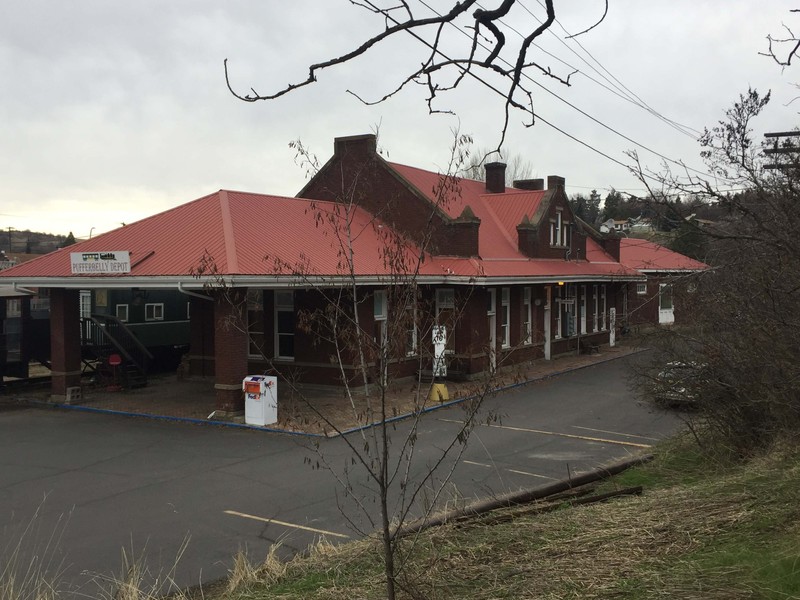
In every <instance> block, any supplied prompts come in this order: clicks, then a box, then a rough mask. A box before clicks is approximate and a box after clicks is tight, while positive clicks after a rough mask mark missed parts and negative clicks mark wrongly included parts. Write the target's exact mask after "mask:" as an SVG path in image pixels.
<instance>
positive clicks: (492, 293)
mask: <svg viewBox="0 0 800 600" xmlns="http://www.w3.org/2000/svg"><path fill="white" fill-rule="evenodd" d="M486 318H487V320H488V326H489V372H490V373H494V371H495V369H497V291H496V290H489V305H488V307H487V308H486Z"/></svg>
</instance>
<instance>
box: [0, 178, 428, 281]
mask: <svg viewBox="0 0 800 600" xmlns="http://www.w3.org/2000/svg"><path fill="white" fill-rule="evenodd" d="M346 218H349V219H350V223H351V228H350V230H351V232H352V236H353V250H354V260H355V266H356V271H357V273H358V274H359V275H385V274H388V272H389V270H388V269H387V267H386V265H385V264H384V262H385V261H384V260H383V258H382V256H381V253H380V252H379V251H378V249H379V248H383V247H386V244H385V243H384V242H383V241H382V240H384V239H385V237H386V235H387V233H390V232H388V228H384V227H383V225H382V224H381V223H380V222H379V221H378V220H377V219H375V218H373V217H372V216H371V215H370V214H368V213H367V212H366V211H364V210H362V209H360V208H353V209H352V210H351V212H350V214H349V215H347V214H346V213H345V207H344V206H343V205H336V204H333V203H330V202H320V201H310V200H303V199H297V198H284V197H279V196H267V195H263V194H250V193H244V192H232V191H226V190H220V191H219V192H216V193H214V194H211V195H209V196H205V197H203V198H200V199H198V200H194V201H193V202H189V203H187V204H183V205H181V206H178V207H176V208H173V209H171V210H168V211H165V212H162V213H159V214H156V215H154V216H151V217H148V218H146V219H143V220H141V221H138V222H136V223H131V224H129V225H126V226H124V227H120V228H119V229H115V230H113V231H110V232H108V233H105V234H102V235H98V236H96V237H94V238H92V239H89V240H85V241H83V242H79V243H76V244H74V245H72V246H68V247H66V248H63V249H61V250H58V251H56V252H52V253H50V254H46V255H44V256H41V257H39V258H36V259H33V260H31V261H28V262H26V263H23V264H20V265H17V266H15V267H12V268H10V269H7V270H4V271H3V272H2V273H0V277H2V278H15V279H16V278H26V277H52V278H62V277H70V278H75V277H84V278H94V277H102V278H104V279H115V278H120V277H170V276H172V277H176V276H177V277H181V276H183V277H185V276H191V274H192V272H193V271H194V270H195V269H197V268H198V267H199V266H200V264H201V261H202V260H203V258H204V257H209V258H211V259H212V260H213V263H214V265H215V267H216V269H217V271H218V273H220V274H223V275H253V276H255V275H264V274H275V273H282V274H290V273H298V272H300V271H303V272H304V274H307V275H336V274H343V273H344V272H345V271H346V269H345V268H344V264H343V261H342V249H343V246H342V243H343V242H342V240H340V238H339V237H338V235H337V233H341V232H342V231H343V230H344V228H343V227H341V224H342V223H343V222H344V220H345V219H346ZM405 250H406V252H407V258H408V260H412V261H413V260H414V251H413V248H412V247H411V246H408V245H406V246H405ZM100 251H128V252H130V258H131V272H130V273H128V274H124V275H116V274H115V275H72V274H71V272H70V253H71V252H100Z"/></svg>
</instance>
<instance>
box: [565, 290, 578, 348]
mask: <svg viewBox="0 0 800 600" xmlns="http://www.w3.org/2000/svg"><path fill="white" fill-rule="evenodd" d="M577 290H578V286H576V285H569V286H567V299H566V302H565V303H564V314H565V316H566V325H567V331H566V332H565V334H564V335H565V336H567V337H571V336H573V335H575V334H576V333H577V322H576V321H577V318H576V315H575V311H576V310H577V308H578V306H577V304H578V299H577V298H576V297H575V296H576V295H577V293H578V291H577Z"/></svg>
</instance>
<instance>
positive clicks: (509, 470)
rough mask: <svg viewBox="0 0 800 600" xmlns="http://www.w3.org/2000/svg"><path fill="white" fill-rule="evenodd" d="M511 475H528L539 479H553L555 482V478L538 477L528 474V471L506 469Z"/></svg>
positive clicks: (535, 474)
mask: <svg viewBox="0 0 800 600" xmlns="http://www.w3.org/2000/svg"><path fill="white" fill-rule="evenodd" d="M506 471H508V472H509V473H516V474H517V475H528V476H530V477H538V478H539V479H551V480H553V481H555V477H548V476H547V475H538V474H537V473H528V472H527V471H517V470H516V469H506Z"/></svg>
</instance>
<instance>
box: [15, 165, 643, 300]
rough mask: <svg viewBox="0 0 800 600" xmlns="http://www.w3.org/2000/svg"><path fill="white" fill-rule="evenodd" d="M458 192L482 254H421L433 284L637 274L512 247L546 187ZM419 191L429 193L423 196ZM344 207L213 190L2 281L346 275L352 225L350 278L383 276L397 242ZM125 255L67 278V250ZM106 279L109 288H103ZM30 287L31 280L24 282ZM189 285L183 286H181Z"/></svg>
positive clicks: (432, 176)
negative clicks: (119, 269) (199, 272)
mask: <svg viewBox="0 0 800 600" xmlns="http://www.w3.org/2000/svg"><path fill="white" fill-rule="evenodd" d="M392 167H393V168H394V169H396V170H397V172H398V173H399V174H400V175H401V176H402V177H403V178H405V179H406V180H407V181H408V183H409V184H411V185H413V186H414V187H416V188H417V189H418V190H420V192H421V193H423V194H424V195H426V196H427V197H428V198H429V199H430V200H434V199H433V192H432V190H433V189H434V187H435V186H436V185H437V184H438V183H439V181H441V176H440V175H437V174H436V173H431V172H427V171H422V170H420V169H414V168H412V167H405V166H402V165H392ZM459 187H460V194H459V195H458V196H457V197H454V198H453V199H452V201H451V202H450V204H449V205H448V206H447V207H446V212H447V213H448V214H449V215H451V216H453V217H458V216H459V215H460V214H461V212H462V211H463V209H464V207H466V206H467V205H469V206H470V207H471V208H472V210H473V212H474V213H475V215H476V216H478V217H479V218H480V219H481V226H480V248H479V251H480V257H478V258H463V259H462V258H454V257H442V256H436V257H430V256H426V257H425V260H424V261H423V262H422V264H421V266H420V269H419V273H420V274H421V275H422V276H424V277H429V278H433V279H434V280H437V281H438V280H448V279H450V278H453V280H454V281H456V280H459V279H460V280H461V282H464V281H477V280H480V279H483V278H494V279H498V280H499V279H506V280H510V279H513V278H530V279H541V280H547V281H554V280H558V279H560V278H564V279H578V278H583V279H587V280H591V279H602V278H606V279H608V278H627V279H631V278H635V277H637V276H638V272H637V271H635V270H634V269H632V268H630V265H628V266H623V265H622V264H620V263H619V262H616V261H614V260H613V259H612V258H611V257H610V256H609V255H607V254H606V253H604V252H603V251H602V250H601V249H600V248H599V246H597V244H596V243H594V242H593V241H592V240H588V241H587V256H586V257H579V258H580V260H569V261H566V260H553V259H532V258H528V257H526V256H524V255H523V254H521V253H520V252H519V250H518V249H517V243H516V226H517V225H518V224H519V223H520V222H521V221H522V220H523V217H524V216H525V215H527V216H528V217H530V216H531V215H532V214H533V213H534V212H535V211H536V210H537V209H538V207H539V204H540V203H541V201H542V198H543V197H544V194H545V192H544V191H523V190H515V189H513V188H507V189H506V192H505V193H503V194H486V193H485V188H484V184H483V183H482V182H478V181H473V180H469V179H462V180H460V186H459ZM424 190H427V192H425V191H424ZM346 211H347V209H346V207H345V205H343V204H336V203H332V202H324V201H312V200H306V199H302V198H285V197H279V196H269V195H264V194H252V193H245V192H235V191H226V190H220V191H219V192H215V193H213V194H210V195H208V196H204V197H202V198H199V199H197V200H194V201H192V202H188V203H186V204H183V205H181V206H178V207H176V208H173V209H170V210H167V211H165V212H162V213H159V214H156V215H153V216H151V217H148V218H146V219H143V220H141V221H138V222H136V223H131V224H129V225H126V226H124V227H121V228H119V229H115V230H114V231H110V232H108V233H105V234H102V235H98V236H96V237H94V238H92V239H89V240H85V241H82V242H79V243H77V244H74V245H72V246H69V247H67V248H63V249H61V250H58V251H56V252H53V253H51V254H48V255H45V256H42V257H39V258H37V259H34V260H31V261H29V262H27V263H23V264H20V265H17V266H15V267H12V268H10V269H7V270H5V271H3V272H1V273H0V282H1V281H3V280H4V279H5V280H14V281H19V282H21V283H22V284H23V285H24V284H25V283H26V281H27V282H33V281H34V280H35V281H37V283H39V284H41V283H44V281H43V280H47V281H46V282H47V283H53V284H55V282H54V281H53V280H60V281H58V282H57V283H58V284H63V283H64V280H67V279H68V280H69V282H71V283H72V285H74V284H75V282H80V281H81V280H83V279H92V280H93V285H100V284H99V283H98V281H102V282H103V284H105V285H123V284H128V283H129V282H130V281H131V280H133V281H135V282H136V283H130V285H142V284H143V283H144V284H149V285H153V286H156V285H157V284H158V283H163V284H165V285H169V284H172V285H174V282H176V281H178V282H181V281H182V282H184V283H187V282H194V284H195V285H199V282H198V281H199V280H197V279H195V278H193V277H192V273H193V272H194V271H195V270H196V269H197V268H198V267H199V266H200V265H201V262H202V260H203V259H204V257H206V258H208V259H211V260H212V261H213V264H214V267H215V268H216V270H217V273H218V274H220V275H222V276H226V277H239V278H245V279H249V280H251V281H254V282H255V283H256V284H257V283H258V282H259V280H260V281H261V282H263V283H264V284H265V283H267V282H268V280H269V278H273V279H275V278H276V277H280V276H283V275H285V276H292V277H294V278H295V279H296V278H297V277H304V276H308V277H335V276H343V275H344V276H346V274H347V264H346V256H345V251H346V243H347V242H346V240H344V239H343V238H342V237H341V236H342V235H343V234H344V233H345V232H346V231H347V228H346V227H344V226H343V225H344V223H345V222H346V220H347V219H349V222H350V224H351V227H350V232H351V234H352V238H353V252H354V263H355V273H356V275H358V276H359V277H367V278H369V277H382V276H387V275H390V274H391V272H390V271H391V269H390V268H389V267H388V266H387V264H385V263H386V260H385V258H384V256H385V250H384V249H385V248H387V243H386V240H387V239H395V240H397V239H399V238H397V237H396V236H395V234H394V233H393V232H392V231H391V230H390V228H389V227H388V226H386V225H385V224H383V223H382V222H380V221H379V220H378V219H376V218H374V217H372V215H370V214H369V213H367V212H366V211H365V210H363V209H360V208H357V207H354V208H352V209H351V210H350V212H349V213H348V212H346ZM401 246H402V248H403V252H404V260H405V261H406V265H407V266H408V268H409V269H411V270H413V269H414V265H415V264H416V261H417V257H418V256H419V250H418V249H417V248H416V247H414V246H413V245H411V244H409V243H407V242H402V244H401ZM103 251H128V252H129V253H130V259H131V272H130V273H127V274H114V275H97V274H92V275H84V274H81V275H73V274H71V272H70V253H71V252H103ZM106 282H107V283H106ZM30 285H33V283H30ZM187 285H188V283H187Z"/></svg>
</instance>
